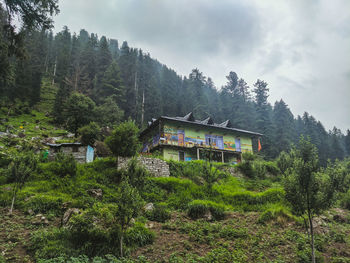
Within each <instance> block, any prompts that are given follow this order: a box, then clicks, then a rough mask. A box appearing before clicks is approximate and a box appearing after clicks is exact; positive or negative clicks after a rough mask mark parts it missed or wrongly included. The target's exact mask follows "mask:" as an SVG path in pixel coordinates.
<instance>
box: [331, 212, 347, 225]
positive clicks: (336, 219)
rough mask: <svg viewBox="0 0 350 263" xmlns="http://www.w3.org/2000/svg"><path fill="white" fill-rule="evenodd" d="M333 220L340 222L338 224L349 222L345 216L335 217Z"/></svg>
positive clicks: (337, 215)
mask: <svg viewBox="0 0 350 263" xmlns="http://www.w3.org/2000/svg"><path fill="white" fill-rule="evenodd" d="M333 220H334V221H336V222H338V223H346V222H347V221H348V220H347V219H346V217H345V216H344V215H343V214H336V215H334V216H333Z"/></svg>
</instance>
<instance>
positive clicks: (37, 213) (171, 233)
mask: <svg viewBox="0 0 350 263" xmlns="http://www.w3.org/2000/svg"><path fill="white" fill-rule="evenodd" d="M9 124H10V125H11V126H13V128H11V132H12V134H14V135H17V134H20V133H24V134H25V137H23V138H20V137H13V138H10V137H3V138H2V139H1V144H2V145H3V148H2V155H1V159H0V161H1V162H0V164H1V167H2V170H1V176H0V183H1V185H0V205H1V207H2V208H1V231H0V232H1V239H0V240H1V241H0V250H1V252H2V254H1V257H0V262H1V260H2V261H3V262H90V261H89V260H92V261H93V262H309V261H310V253H311V252H310V248H309V243H308V235H307V233H306V231H305V227H304V222H303V220H302V218H301V217H297V216H295V215H293V213H292V210H291V207H290V205H289V204H288V202H287V200H286V198H285V191H284V187H283V181H284V175H282V172H281V170H280V168H282V166H281V160H280V159H279V160H277V161H273V162H272V161H270V162H266V161H264V160H263V159H260V158H257V157H252V156H246V161H245V162H243V163H241V164H239V165H237V166H236V167H235V171H236V172H234V174H230V173H228V172H226V171H228V169H227V167H228V166H227V164H220V163H215V164H213V165H209V164H208V163H206V162H204V161H193V162H174V161H172V162H169V166H170V172H171V176H170V177H169V178H156V177H153V176H151V175H150V174H148V172H147V171H145V170H143V169H142V168H140V167H138V165H137V163H136V162H135V161H132V162H131V163H130V165H129V168H128V169H127V170H117V169H116V160H115V158H114V157H108V158H103V159H98V160H95V161H94V162H93V163H89V164H77V163H76V162H75V161H74V159H72V157H70V156H60V157H59V158H57V159H56V161H53V162H48V161H47V160H43V159H41V155H40V150H39V149H40V148H42V147H43V146H42V144H41V143H40V140H42V139H45V138H46V137H47V136H63V137H62V138H61V139H63V140H65V137H64V136H66V135H67V134H68V133H67V132H66V131H64V130H59V129H56V128H55V127H54V126H53V125H52V124H51V122H50V118H48V117H45V116H44V115H43V113H41V112H38V111H33V110H30V111H29V112H28V113H23V114H20V115H17V116H10V117H9V118H8V122H7V123H6V124H5V125H6V126H7V127H8V126H9ZM37 125H39V126H40V128H39V129H38V128H37V127H35V126H37ZM20 126H23V128H21V127H20ZM31 136H35V137H37V138H36V139H34V140H32V139H31ZM66 139H67V138H66ZM68 139H69V138H68ZM36 140H37V143H34V142H35V141H36ZM28 150H32V151H33V150H36V156H37V157H38V159H39V163H38V167H37V169H36V170H35V172H33V173H32V174H31V175H30V177H29V180H28V182H26V183H25V184H24V186H23V188H22V189H21V190H20V191H19V192H18V195H17V200H16V202H15V211H14V215H13V216H9V215H8V214H7V212H8V208H9V206H10V204H11V197H12V191H11V190H12V189H13V187H14V184H13V180H14V178H12V177H11V173H9V172H8V171H9V170H8V169H7V167H8V165H9V164H10V163H11V159H12V158H13V156H17V155H18V154H19V152H20V151H28ZM38 150H39V151H38ZM323 172H324V173H337V174H338V175H339V179H341V180H342V181H341V183H342V187H343V189H342V191H340V192H339V194H338V195H337V197H336V199H335V203H334V205H333V208H331V209H330V210H327V211H325V212H324V213H323V214H322V215H321V216H318V217H316V218H315V219H314V222H315V232H316V238H315V246H316V250H317V252H316V258H317V262H350V253H349V251H350V239H349V236H350V216H349V210H348V209H349V208H350V192H349V190H348V189H349V183H350V177H349V176H350V161H349V160H346V161H343V162H337V163H335V164H329V166H328V168H327V169H325V170H323ZM125 178H127V179H128V182H129V184H130V185H131V187H132V188H134V189H136V190H137V192H138V193H139V194H140V197H141V199H142V201H141V203H142V207H143V208H142V209H141V210H139V212H138V213H137V216H135V217H134V218H133V219H132V222H131V224H130V227H128V228H127V230H126V232H125V237H124V253H125V254H124V255H125V257H124V259H121V258H120V249H119V248H120V242H119V240H120V235H121V228H120V224H119V223H118V222H119V221H118V219H117V218H118V211H119V210H118V209H120V207H119V204H120V198H121V185H122V184H123V181H124V180H125ZM94 189H95V190H96V189H100V190H101V193H102V195H96V194H94ZM95 192H96V191H95ZM97 192H98V191H97ZM146 204H148V205H146ZM151 204H152V205H151ZM150 206H151V208H152V209H148V208H147V207H150ZM68 210H70V211H72V213H71V215H70V218H69V219H68V220H67V218H63V215H64V214H65V213H67V211H68Z"/></svg>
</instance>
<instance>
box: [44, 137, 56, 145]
mask: <svg viewBox="0 0 350 263" xmlns="http://www.w3.org/2000/svg"><path fill="white" fill-rule="evenodd" d="M55 142H56V141H55V139H54V138H52V137H50V138H47V139H46V140H45V143H51V144H53V143H55Z"/></svg>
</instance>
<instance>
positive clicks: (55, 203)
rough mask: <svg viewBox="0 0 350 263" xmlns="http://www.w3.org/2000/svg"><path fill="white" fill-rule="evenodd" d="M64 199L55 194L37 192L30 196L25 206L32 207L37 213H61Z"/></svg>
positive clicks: (24, 203)
mask: <svg viewBox="0 0 350 263" xmlns="http://www.w3.org/2000/svg"><path fill="white" fill-rule="evenodd" d="M62 203H63V199H62V197H60V196H55V195H53V194H51V195H50V194H36V195H35V196H33V197H31V198H29V200H28V201H27V202H23V203H22V204H23V206H24V207H26V208H28V209H29V208H30V209H32V210H33V211H34V212H35V213H48V212H51V213H54V214H56V215H59V214H60V213H61V208H62Z"/></svg>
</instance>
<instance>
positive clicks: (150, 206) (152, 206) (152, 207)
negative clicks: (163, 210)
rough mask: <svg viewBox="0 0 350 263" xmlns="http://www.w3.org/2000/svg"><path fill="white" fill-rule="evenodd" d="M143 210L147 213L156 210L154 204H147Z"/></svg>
mask: <svg viewBox="0 0 350 263" xmlns="http://www.w3.org/2000/svg"><path fill="white" fill-rule="evenodd" d="M143 209H144V210H145V211H146V212H147V211H152V210H154V205H153V203H148V204H146V205H145V206H144V207H143Z"/></svg>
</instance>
